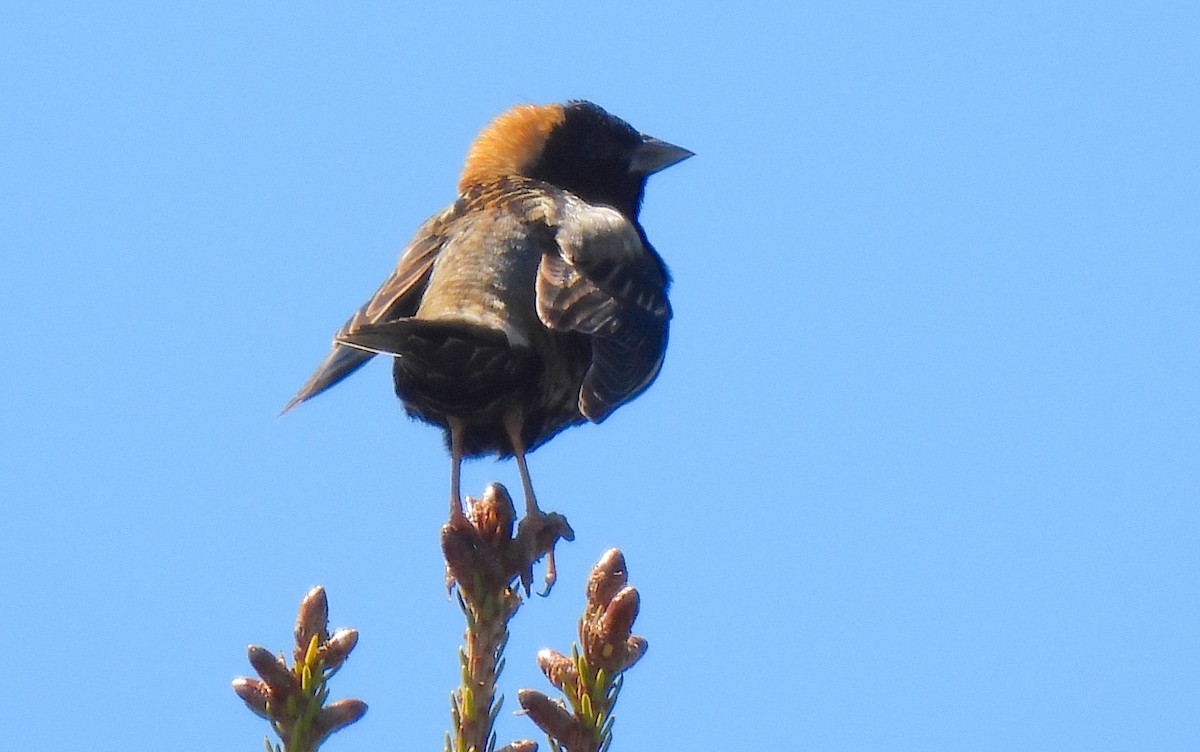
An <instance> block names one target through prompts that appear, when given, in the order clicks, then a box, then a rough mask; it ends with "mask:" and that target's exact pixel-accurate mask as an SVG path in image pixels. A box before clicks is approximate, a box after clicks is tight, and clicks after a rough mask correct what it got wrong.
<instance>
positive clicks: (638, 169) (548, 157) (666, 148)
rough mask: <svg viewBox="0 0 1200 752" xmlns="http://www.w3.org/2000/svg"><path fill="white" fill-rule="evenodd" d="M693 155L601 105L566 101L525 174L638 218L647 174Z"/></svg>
mask: <svg viewBox="0 0 1200 752" xmlns="http://www.w3.org/2000/svg"><path fill="white" fill-rule="evenodd" d="M690 156H692V152H690V151H688V150H687V149H683V148H681V147H678V146H674V145H672V144H668V143H666V142H665V141H660V140H658V139H656V138H653V137H652V136H647V135H644V134H642V133H640V132H638V131H637V130H635V129H634V128H633V127H632V126H631V125H629V123H627V122H625V121H624V120H622V119H621V118H619V117H616V116H615V115H611V114H609V113H608V112H606V111H605V110H604V109H602V108H601V107H599V106H598V105H595V104H593V103H591V102H586V101H573V102H569V103H568V104H566V105H563V106H562V120H561V121H560V122H559V123H558V124H556V125H555V126H554V127H553V128H552V129H551V130H550V132H549V134H548V135H547V136H546V140H545V143H544V145H543V147H542V149H541V151H540V153H539V154H538V155H537V157H536V158H535V159H534V160H533V161H532V162H531V163H530V164H529V165H528V166H527V167H526V169H525V170H524V173H525V175H526V176H527V177H531V178H534V179H536V180H542V181H545V182H547V183H550V184H552V185H555V186H557V187H559V188H563V189H566V190H568V191H570V192H572V193H574V194H575V195H577V196H579V197H580V198H582V199H583V200H585V201H587V202H589V203H594V204H605V205H607V206H612V207H613V208H615V209H617V210H618V211H621V212H622V213H624V214H625V215H626V216H628V217H631V218H635V219H636V218H637V214H638V209H639V208H640V207H641V203H642V195H643V192H644V191H645V188H646V178H647V177H649V176H650V175H652V174H653V173H655V172H658V171H659V170H662V169H665V168H667V167H670V166H671V165H673V164H676V163H677V162H680V161H682V160H684V159H686V158H688V157H690Z"/></svg>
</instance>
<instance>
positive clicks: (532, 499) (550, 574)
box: [504, 410, 575, 595]
mask: <svg viewBox="0 0 1200 752" xmlns="http://www.w3.org/2000/svg"><path fill="white" fill-rule="evenodd" d="M523 422H524V419H523V416H522V415H521V413H520V411H519V410H513V411H511V412H509V413H508V414H507V415H505V416H504V430H505V431H506V432H507V433H508V440H509V442H510V443H511V444H512V450H513V456H514V457H516V459H517V469H518V470H519V471H520V473H521V485H522V486H524V489H525V519H524V520H522V521H521V525H520V529H518V536H519V537H520V536H521V534H522V532H524V531H526V530H528V531H529V532H528V537H529V538H530V539H531V543H530V550H529V555H530V567H532V565H533V562H534V561H536V560H537V559H540V558H541V555H542V554H543V553H545V554H546V589H545V591H543V592H542V593H541V594H542V595H549V594H550V588H552V587H554V581H555V580H557V579H558V570H557V568H556V567H555V566H554V544H555V543H556V542H557V541H558V539H559V538H565V539H567V540H573V539H574V538H575V533H574V531H572V530H571V526H570V525H568V524H567V521H566V519H564V518H563V517H562V515H559V514H546V513H545V512H543V511H542V510H541V509H539V508H538V504H537V497H536V496H534V493H533V482H532V481H531V480H530V479H529V466H528V465H526V464H525V441H524V440H523V439H522V438H521V429H522V423H523ZM531 574H532V571H531V570H530V571H529V572H527V573H526V574H523V575H522V580H523V582H524V583H525V588H526V592H528V589H529V580H528V579H526V578H527V577H529V576H530V575H531Z"/></svg>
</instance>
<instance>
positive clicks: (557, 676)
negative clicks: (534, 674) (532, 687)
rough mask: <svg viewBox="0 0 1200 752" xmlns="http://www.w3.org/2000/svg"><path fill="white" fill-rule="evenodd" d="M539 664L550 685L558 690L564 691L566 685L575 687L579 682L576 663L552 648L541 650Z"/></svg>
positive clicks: (538, 657) (538, 655)
mask: <svg viewBox="0 0 1200 752" xmlns="http://www.w3.org/2000/svg"><path fill="white" fill-rule="evenodd" d="M537 664H538V668H540V669H541V670H542V673H543V674H545V675H546V678H547V679H549V680H550V683H551V684H553V685H554V686H555V687H557V688H558V689H563V688H564V685H573V684H576V683H577V682H578V681H579V670H578V669H577V668H576V667H575V661H573V660H571V659H570V658H569V657H567V656H565V655H563V654H562V653H560V652H558V651H557V650H551V649H550V648H544V649H542V650H539V651H538V654H537Z"/></svg>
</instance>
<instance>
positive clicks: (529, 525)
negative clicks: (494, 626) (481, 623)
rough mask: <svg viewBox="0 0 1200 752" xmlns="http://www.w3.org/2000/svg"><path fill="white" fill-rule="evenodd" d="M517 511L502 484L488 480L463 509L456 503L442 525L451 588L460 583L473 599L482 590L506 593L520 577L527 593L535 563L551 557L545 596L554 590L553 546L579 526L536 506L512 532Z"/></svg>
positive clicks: (571, 534) (571, 537) (570, 534)
mask: <svg viewBox="0 0 1200 752" xmlns="http://www.w3.org/2000/svg"><path fill="white" fill-rule="evenodd" d="M456 512H457V513H456ZM516 516H517V515H516V509H515V508H514V507H513V503H512V497H511V496H509V494H508V491H507V490H506V489H505V488H504V486H502V485H500V484H499V483H492V484H490V485H488V487H487V489H485V490H484V492H483V496H482V497H481V498H480V499H477V500H476V499H470V498H468V500H467V509H466V511H465V512H464V511H462V510H461V509H459V508H458V507H457V506H454V507H452V508H451V513H450V519H449V521H448V522H447V523H446V524H445V525H443V526H442V553H443V554H444V555H445V557H446V586H447V587H454V585H456V584H457V585H458V587H459V589H460V590H461V591H462V592H463V593H464V595H466V596H467V597H468V598H469V599H471V598H474V597H475V595H476V594H477V593H476V591H478V590H481V592H489V593H498V592H502V591H504V590H505V589H506V588H507V587H509V585H510V583H512V581H513V580H514V579H516V578H518V577H519V578H520V580H521V586H522V587H523V588H524V589H525V594H526V595H528V594H529V592H530V586H531V585H532V583H533V565H534V564H535V563H537V562H538V561H539V560H541V558H542V557H543V556H549V561H547V563H546V580H545V582H546V589H545V591H544V592H542V593H541V595H547V594H549V593H550V588H551V587H553V585H554V580H555V578H556V576H557V572H556V571H555V566H554V546H555V544H556V543H558V541H559V539H560V538H561V539H563V540H574V539H575V531H574V530H572V529H571V526H570V525H569V524H568V523H567V519H566V518H565V517H563V516H562V515H561V514H557V513H554V512H551V513H546V512H543V511H541V510H540V509H537V508H536V507H535V508H534V509H533V510H531V511H527V513H526V515H525V518H524V519H523V520H521V522H520V524H519V525H515V527H516V535H513V528H514V523H515V521H516Z"/></svg>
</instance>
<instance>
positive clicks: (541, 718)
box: [517, 689, 587, 749]
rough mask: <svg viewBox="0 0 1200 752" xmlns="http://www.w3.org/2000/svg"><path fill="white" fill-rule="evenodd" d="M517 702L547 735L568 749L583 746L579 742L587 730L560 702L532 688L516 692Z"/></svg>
mask: <svg viewBox="0 0 1200 752" xmlns="http://www.w3.org/2000/svg"><path fill="white" fill-rule="evenodd" d="M517 702H519V703H521V707H522V708H524V709H525V712H526V713H528V714H529V719H530V720H532V721H533V722H534V723H536V724H537V727H538V728H540V729H541V730H542V731H544V732H546V735H547V736H549V737H551V738H553V739H554V740H556V741H557V742H558V743H559V744H561V745H563V746H565V747H567V748H568V749H575V748H577V747H582V746H583V745H582V744H579V742H580V741H582V740H583V739H585V738H586V736H587V730H586V729H584V728H583V726H582V724H580V722H579V721H578V720H576V718H575V716H573V715H571V714H570V713H569V712H567V709H566V708H565V707H563V706H562V704H561V703H557V702H555V701H553V700H551V699H550V698H549V697H547V696H546V695H544V694H542V693H541V692H538V691H536V690H533V689H522V690H521V691H519V692H517Z"/></svg>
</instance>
